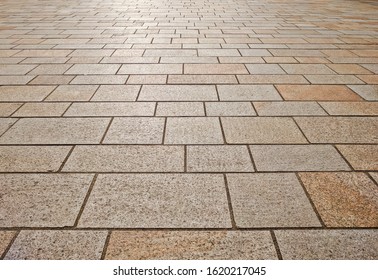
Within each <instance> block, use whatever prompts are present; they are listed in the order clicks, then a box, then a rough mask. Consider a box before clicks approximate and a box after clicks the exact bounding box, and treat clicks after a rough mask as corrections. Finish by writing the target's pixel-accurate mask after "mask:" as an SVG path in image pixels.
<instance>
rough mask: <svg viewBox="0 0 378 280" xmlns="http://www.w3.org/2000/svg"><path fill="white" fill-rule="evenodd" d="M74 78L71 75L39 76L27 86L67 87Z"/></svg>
mask: <svg viewBox="0 0 378 280" xmlns="http://www.w3.org/2000/svg"><path fill="white" fill-rule="evenodd" d="M74 77H75V76H72V75H40V76H37V77H35V79H33V80H32V81H30V82H29V85H67V84H69V83H70V82H71V81H72V80H73V78H74Z"/></svg>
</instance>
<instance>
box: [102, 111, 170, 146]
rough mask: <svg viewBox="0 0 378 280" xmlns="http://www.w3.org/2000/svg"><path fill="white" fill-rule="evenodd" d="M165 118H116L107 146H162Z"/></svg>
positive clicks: (109, 132)
mask: <svg viewBox="0 0 378 280" xmlns="http://www.w3.org/2000/svg"><path fill="white" fill-rule="evenodd" d="M164 122H165V119H164V118H140V117H139V118H115V119H114V120H113V122H112V124H111V126H110V128H109V130H108V132H107V134H106V137H105V139H104V143H105V144H162V141H163V131H164Z"/></svg>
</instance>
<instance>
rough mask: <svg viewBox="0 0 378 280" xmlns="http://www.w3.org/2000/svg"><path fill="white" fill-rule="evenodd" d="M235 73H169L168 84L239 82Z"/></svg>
mask: <svg viewBox="0 0 378 280" xmlns="http://www.w3.org/2000/svg"><path fill="white" fill-rule="evenodd" d="M237 83H238V80H237V79H236V77H235V75H169V76H168V84H237Z"/></svg>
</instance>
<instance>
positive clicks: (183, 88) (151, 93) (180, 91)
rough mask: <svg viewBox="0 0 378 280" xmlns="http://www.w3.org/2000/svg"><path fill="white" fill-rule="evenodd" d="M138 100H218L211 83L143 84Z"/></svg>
mask: <svg viewBox="0 0 378 280" xmlns="http://www.w3.org/2000/svg"><path fill="white" fill-rule="evenodd" d="M138 100H139V101H212V100H218V97H217V92H216V90H215V86H211V85H145V86H143V87H142V90H141V92H140V95H139V98H138Z"/></svg>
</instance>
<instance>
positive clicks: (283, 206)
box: [227, 173, 320, 228]
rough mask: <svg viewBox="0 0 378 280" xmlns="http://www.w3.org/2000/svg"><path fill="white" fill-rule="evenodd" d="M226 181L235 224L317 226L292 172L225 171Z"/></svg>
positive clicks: (256, 226) (316, 220)
mask: <svg viewBox="0 0 378 280" xmlns="http://www.w3.org/2000/svg"><path fill="white" fill-rule="evenodd" d="M227 181H228V187H229V189H230V195H231V203H232V208H233V212H234V216H235V222H236V225H237V226H238V227H241V228H265V227H317V226H320V222H319V220H318V218H317V216H316V214H315V212H314V210H313V209H312V206H311V204H310V201H309V200H308V199H307V197H306V194H305V192H304V190H303V189H302V187H301V185H300V183H299V182H298V180H297V178H296V176H295V175H294V174H287V173H285V174H278V173H267V174H228V175H227Z"/></svg>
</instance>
